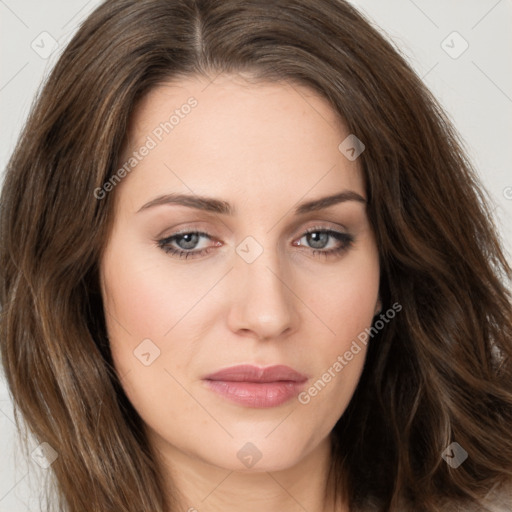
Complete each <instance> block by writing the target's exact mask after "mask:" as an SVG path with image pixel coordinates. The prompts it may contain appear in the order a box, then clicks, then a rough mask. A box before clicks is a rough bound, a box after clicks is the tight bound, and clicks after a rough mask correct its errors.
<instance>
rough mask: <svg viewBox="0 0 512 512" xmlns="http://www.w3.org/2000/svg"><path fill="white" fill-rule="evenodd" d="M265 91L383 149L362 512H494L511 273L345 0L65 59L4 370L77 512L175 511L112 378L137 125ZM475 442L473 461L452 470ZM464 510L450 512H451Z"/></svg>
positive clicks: (441, 119)
mask: <svg viewBox="0 0 512 512" xmlns="http://www.w3.org/2000/svg"><path fill="white" fill-rule="evenodd" d="M221 72H224V73H230V72H234V73H236V72H248V73H251V74H252V76H254V77H255V78H256V79H258V80H261V81H287V82H289V83H297V84H301V85H304V86H307V87H310V88H311V89H312V90H314V91H316V92H317V93H318V94H320V95H321V96H323V97H324V98H326V99H327V100H328V101H329V102H330V104H331V105H332V108H333V109H334V110H335V111H336V112H337V113H338V114H339V116H340V119H342V120H343V122H344V123H345V125H346V126H347V128H348V129H349V131H350V133H353V134H355V135H356V136H357V137H358V138H359V139H360V140H361V141H363V143H364V144H365V146H366V149H365V151H364V153H363V154H362V155H361V156H360V162H361V166H362V169H363V171H364V175H365V179H366V184H367V194H368V200H369V204H368V214H369V217H370V220H371V223H372V226H373V229H374V231H375V234H376V237H377V243H378V247H379V253H380V264H381V269H382V271H381V276H382V277H381V287H380V291H381V298H382V301H383V309H384V310H385V309H387V308H389V307H390V305H391V304H393V303H394V302H395V301H399V302H400V304H402V305H403V311H402V312H400V314H399V315H397V316H396V318H395V319H394V320H393V322H390V323H388V324H387V325H386V326H385V328H384V329H382V330H380V331H379V332H378V334H377V335H376V336H375V337H374V338H373V339H372V340H371V342H370V344H369V348H368V354H367V360H366V364H365V368H364V371H363V374H362V377H361V380H360V382H359V385H358V387H357V390H356V392H355V394H354V396H353V398H352V400H351V402H350V404H349V407H348V409H347V410H346V412H345V413H344V414H343V416H342V417H341V418H340V420H339V421H338V423H337V424H336V426H335V428H334V430H333V451H332V455H333V457H332V461H333V462H332V472H331V477H332V479H331V484H332V485H331V490H333V491H334V492H335V493H338V491H339V492H340V493H341V492H345V493H347V497H348V499H349V501H350V505H351V510H366V509H368V508H369V507H370V505H371V504H374V505H375V506H376V507H377V509H378V510H382V511H397V510H400V511H401V510H409V509H410V510H414V511H426V512H431V511H436V510H441V509H440V508H439V507H440V506H441V505H440V504H442V503H455V502H460V503H464V504H467V505H468V506H469V505H470V504H477V503H478V500H480V499H481V498H483V497H484V496H485V495H486V494H487V493H488V492H489V491H490V490H491V489H492V488H493V487H494V486H497V485H502V484H506V483H507V482H508V483H510V481H511V480H512V435H511V432H510V429H511V425H512V366H511V357H512V318H511V294H510V292H509V291H508V289H507V288H506V286H505V284H504V283H506V282H507V280H510V278H511V277H512V270H511V268H510V266H509V264H508V262H507V260H506V258H505V256H504V253H503V250H502V248H501V246H500V241H499V237H498V235H497V232H496V230H495V227H494V225H493V223H492V221H491V213H490V210H489V207H488V206H486V205H487V204H488V198H487V197H486V194H485V192H484V191H483V189H482V187H481V186H480V185H479V183H478V181H477V179H476V175H475V172H474V170H473V169H472V167H471V164H470V162H468V160H467V159H466V157H465V156H464V151H463V147H462V145H461V143H460V141H459V139H458V136H457V134H456V133H455V131H454V129H453V128H452V126H451V124H450V122H449V121H448V119H447V118H446V116H445V114H444V113H443V111H442V110H441V108H440V107H439V104H438V103H437V102H436V100H435V99H434V98H433V97H432V95H431V94H430V93H429V91H428V90H427V89H426V88H425V86H424V85H423V84H422V82H421V80H420V79H419V78H418V77H417V76H416V75H415V74H414V73H413V71H411V69H410V67H409V66H408V65H407V63H406V62H405V60H404V59H403V58H402V57H401V56H400V54H399V52H398V51H397V50H396V49H395V48H394V47H393V46H392V45H391V44H390V43H389V42H387V41H386V40H385V39H384V38H383V37H382V36H381V35H380V34H379V33H378V32H377V31H376V30H375V29H374V28H373V27H372V26H371V24H370V23H369V22H367V21H366V20H365V19H364V18H363V17H362V16H361V15H360V14H359V13H358V12H357V11H356V10H355V9H354V8H353V7H351V6H350V5H349V4H348V3H347V2H345V1H343V0H275V1H268V0H247V1H236V0H109V1H106V2H105V3H103V4H102V5H101V6H100V7H99V8H98V9H96V10H95V11H94V12H93V14H92V15H91V16H90V17H89V18H88V19H87V20H86V21H85V22H84V23H83V25H82V26H81V28H80V29H79V30H78V33H77V34H76V35H75V37H74V38H73V39H72V41H71V42H70V43H69V45H68V47H67V48H66V49H65V51H64V52H63V54H62V56H61V57H60V59H59V61H58V62H57V64H56V66H55V68H54V70H53V71H52V73H51V75H50V77H49V79H48V80H47V83H46V84H45V85H44V88H43V89H42V92H41V93H40V95H39V97H38V99H37V102H36V104H35V106H34V108H33V109H32V112H31V114H30V117H29V119H28V121H27V124H26V126H25V128H24V131H23V133H22V135H21V137H20V139H19V142H18V145H17V147H16V150H15V152H14V154H13V156H12V158H11V160H10V162H9V164H8V168H7V174H6V178H5V183H4V187H3V192H2V198H1V201H2V211H1V226H0V237H1V249H0V273H1V304H2V318H1V324H0V327H1V331H0V335H1V340H0V343H1V345H0V346H1V353H2V362H3V367H4V370H5V374H6V376H7V381H8V384H9V386H10V390H11V392H12V396H13V399H14V401H15V404H16V407H17V409H18V410H19V411H20V413H21V416H22V417H23V419H24V421H25V422H26V424H27V425H28V427H29V428H30V429H31V431H32V432H33V433H34V434H35V436H36V438H37V439H38V440H40V441H41V442H47V443H49V445H51V446H52V447H53V448H54V449H55V450H56V451H57V453H58V454H59V457H58V459H57V460H56V461H55V462H54V463H53V465H52V470H53V471H54V474H55V476H56V481H57V483H58V491H59V494H60V497H61V501H62V505H63V506H65V507H66V509H67V510H70V511H72V512H91V511H102V512H105V511H116V512H118V511H120V510H123V511H133V512H135V511H137V512H140V511H143V510H144V511H151V512H159V511H160V512H162V511H166V512H169V511H171V510H176V509H175V507H174V505H173V503H170V502H169V500H168V499H167V498H166V497H165V493H164V482H162V480H161V477H160V473H159V469H158V464H157V462H156V460H155V456H154V454H153V453H152V452H151V449H150V446H149V444H148V442H147V439H146V437H145V435H144V430H143V428H142V423H141V419H140V418H139V417H138V415H137V413H136V411H135V410H134V409H133V407H132V406H131V404H130V403H129V401H128V400H127V398H126V396H125V394H124V392H123V389H122V386H121V384H120V382H119V379H118V378H117V376H116V374H115V372H114V370H113V365H112V361H111V356H110V352H109V345H108V338H107V333H106V329H105V321H104V311H103V306H102V298H101V294H100V292H99V284H98V262H99V261H100V256H101V251H102V249H103V247H104V246H105V243H106V240H107V237H108V234H109V229H110V227H111V224H112V218H113V207H112V205H113V199H114V196H115V192H113V193H110V194H107V195H106V196H105V197H104V198H103V199H101V200H99V199H97V197H96V195H97V194H96V195H95V193H94V191H95V190H97V189H98V188H101V187H102V186H103V184H104V183H105V182H107V181H108V180H109V179H110V178H111V177H112V176H113V175H114V174H115V173H116V171H117V170H118V169H117V166H118V164H119V162H118V157H119V154H120V150H121V147H122V144H123V140H124V137H125V134H126V131H127V127H128V123H129V120H130V115H131V113H132V111H133V108H134V105H135V104H136V103H137V101H138V100H139V99H140V98H142V97H143V95H145V94H146V93H147V92H148V91H149V90H150V89H151V88H152V87H154V86H155V85H156V84H159V83H162V82H164V81H167V80H169V79H174V78H179V77H182V76H191V75H195V74H203V75H206V76H214V75H216V74H218V73H221ZM452 441H456V442H457V443H459V444H460V446H462V447H463V448H464V449H465V450H466V451H467V452H468V455H469V456H468V458H467V460H466V461H465V462H464V463H463V464H462V465H461V466H459V467H458V468H456V469H455V468H452V467H451V466H450V465H448V464H447V463H445V461H444V460H443V458H442V457H441V454H442V452H443V451H444V450H445V449H446V447H447V446H448V445H449V444H450V443H451V442H452ZM444 510H446V508H444Z"/></svg>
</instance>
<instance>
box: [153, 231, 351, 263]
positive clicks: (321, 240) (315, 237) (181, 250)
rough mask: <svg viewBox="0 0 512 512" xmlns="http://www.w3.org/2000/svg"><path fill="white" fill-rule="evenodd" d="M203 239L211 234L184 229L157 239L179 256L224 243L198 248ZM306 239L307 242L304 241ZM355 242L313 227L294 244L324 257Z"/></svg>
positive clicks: (201, 253) (203, 251)
mask: <svg viewBox="0 0 512 512" xmlns="http://www.w3.org/2000/svg"><path fill="white" fill-rule="evenodd" d="M201 239H209V240H212V237H211V235H209V234H208V233H205V232H203V231H183V232H181V233H175V234H173V235H171V236H168V237H166V238H162V239H160V240H157V245H158V247H159V248H160V249H162V250H163V251H164V252H165V253H167V254H170V255H171V256H173V257H177V258H180V259H181V258H183V259H187V258H200V257H201V256H204V255H206V254H208V253H209V252H210V251H211V250H212V249H214V248H215V247H219V246H221V245H222V243H221V242H218V241H215V242H214V244H213V245H209V246H206V247H203V248H199V249H198V248H197V246H198V244H199V243H200V241H201ZM302 240H305V242H302ZM353 242H354V237H353V236H352V235H350V234H348V233H341V232H339V231H333V230H331V229H323V228H311V229H309V230H308V231H306V232H305V233H304V234H303V235H302V237H301V238H300V239H299V241H298V242H294V243H293V245H294V246H296V247H297V246H298V247H301V246H305V247H307V246H309V247H310V248H311V249H312V251H311V252H312V254H313V255H319V256H323V257H328V256H335V255H338V254H341V253H343V252H344V251H346V250H348V249H349V247H350V246H351V245H352V243H353Z"/></svg>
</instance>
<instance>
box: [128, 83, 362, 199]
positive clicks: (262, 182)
mask: <svg viewBox="0 0 512 512" xmlns="http://www.w3.org/2000/svg"><path fill="white" fill-rule="evenodd" d="M348 135H349V132H348V131H347V130H346V128H345V126H344V125H343V122H342V121H341V119H340V118H339V116H338V115H337V114H336V112H335V111H334V110H333V109H332V108H331V106H330V104H329V103H328V101H327V100H326V99H325V98H323V97H321V96H319V95H318V94H316V93H315V92H314V91H312V90H311V89H309V88H307V87H305V86H302V85H297V84H292V83H290V82H272V83H267V82H264V83H262V82H258V83H255V82H254V81H252V80H250V81H249V80H247V79H246V78H245V77H243V76H241V75H220V76H218V77H216V78H215V79H214V80H212V81H209V80H207V79H205V78H200V77H187V78H183V79H180V80H176V79H175V80H173V81H170V82H168V83H164V84H161V85H159V86H158V87H155V88H154V89H152V90H151V91H150V92H149V93H148V94H147V95H146V96H145V97H144V98H143V99H142V100H141V101H140V102H139V103H138V104H137V105H136V108H135V109H134V112H133V115H132V118H131V123H130V128H129V131H128V138H127V143H126V144H125V147H124V150H123V153H122V155H121V159H120V162H119V163H120V165H123V164H124V163H126V162H128V161H129V160H130V158H133V155H134V152H137V150H138V149H141V148H143V146H148V147H149V146H150V147H151V149H150V151H144V153H145V156H144V157H143V158H141V159H140V160H138V161H137V162H136V166H134V169H133V172H130V177H129V179H127V180H124V181H125V182H131V184H132V185H131V187H132V188H135V189H136V190H137V191H138V193H142V192H144V191H146V192H147V193H154V192H156V190H155V188H158V187H159V186H163V187H164V186H170V187H171V188H176V187H178V188H179V189H182V190H183V191H185V190H186V189H187V188H188V189H190V190H188V192H190V191H191V190H193V191H194V192H196V193H200V192H202V193H211V192H212V190H215V191H217V192H218V193H222V192H223V191H224V190H226V189H227V188H229V189H230V190H235V189H236V190H238V191H239V192H243V193H245V195H246V196H247V195H250V192H251V191H253V192H254V193H261V194H265V193H266V192H267V191H266V188H272V189H277V190H280V191H282V192H286V191H289V192H292V191H293V189H294V192H293V194H294V195H296V194H300V195H304V194H307V193H308V191H309V190H312V189H313V188H316V189H317V190H319V189H321V191H319V193H320V192H332V191H333V189H339V188H340V187H350V188H352V189H354V190H357V191H359V192H363V190H364V187H363V178H362V173H361V172H360V169H359V164H358V162H357V161H350V160H349V159H347V158H346V157H345V156H344V155H343V153H342V152H341V151H340V149H339V146H340V144H341V143H342V141H343V140H344V139H346V137H347V136H348ZM122 185H123V186H125V183H123V184H122ZM291 187H293V188H291ZM297 199H299V197H297Z"/></svg>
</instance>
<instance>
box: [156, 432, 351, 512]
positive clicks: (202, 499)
mask: <svg viewBox="0 0 512 512" xmlns="http://www.w3.org/2000/svg"><path fill="white" fill-rule="evenodd" d="M162 443H163V442H162V440H160V442H159V443H157V444H156V446H155V447H156V448H157V450H156V451H157V453H159V454H160V456H159V457H160V458H161V462H162V466H163V467H164V475H165V476H166V481H168V482H169V489H168V492H169V495H170V496H178V502H179V506H178V508H177V510H183V511H187V512H218V511H219V510H222V511H223V512H231V511H237V512H238V511H239V510H244V511H246V512H260V511H261V510H265V511H266V512H278V511H279V512H281V511H282V510H287V511H290V512H291V511H297V512H303V511H304V510H307V511H308V512H348V508H347V507H346V506H345V505H342V504H338V505H337V506H335V504H334V503H333V502H332V500H331V499H328V498H327V494H326V490H327V483H328V476H329V467H330V462H331V456H330V451H331V450H330V438H326V439H325V440H324V441H322V442H321V443H320V444H319V445H318V446H317V447H316V448H315V449H314V450H313V451H312V452H310V453H309V454H308V455H307V456H305V457H304V458H303V459H302V460H300V461H299V462H298V463H297V464H296V465H295V466H293V467H290V468H287V469H284V470H279V471H265V470H264V469H263V470H260V471H254V470H251V471H249V470H248V471H236V470H229V469H225V468H221V467H219V466H215V465H212V464H209V463H208V462H206V461H204V460H201V459H198V458H197V457H195V456H193V455H191V454H187V453H184V452H182V451H180V450H178V449H177V448H176V447H174V446H170V445H169V444H165V445H162Z"/></svg>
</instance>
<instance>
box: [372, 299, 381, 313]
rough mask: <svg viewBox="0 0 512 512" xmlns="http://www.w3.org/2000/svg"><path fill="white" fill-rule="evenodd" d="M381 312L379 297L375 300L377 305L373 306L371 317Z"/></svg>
mask: <svg viewBox="0 0 512 512" xmlns="http://www.w3.org/2000/svg"><path fill="white" fill-rule="evenodd" d="M381 311H382V301H381V300H380V295H379V297H378V298H377V303H376V304H375V311H374V313H373V316H377V315H378V314H379V313H380V312H381Z"/></svg>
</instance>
